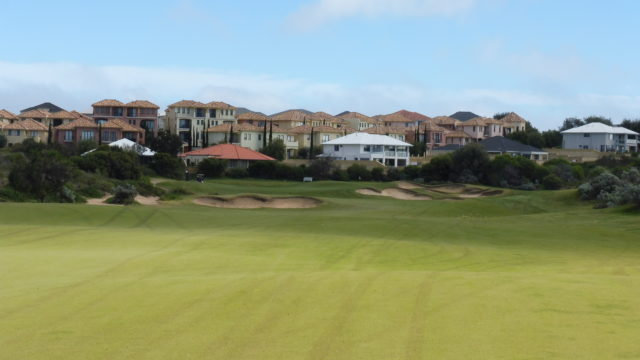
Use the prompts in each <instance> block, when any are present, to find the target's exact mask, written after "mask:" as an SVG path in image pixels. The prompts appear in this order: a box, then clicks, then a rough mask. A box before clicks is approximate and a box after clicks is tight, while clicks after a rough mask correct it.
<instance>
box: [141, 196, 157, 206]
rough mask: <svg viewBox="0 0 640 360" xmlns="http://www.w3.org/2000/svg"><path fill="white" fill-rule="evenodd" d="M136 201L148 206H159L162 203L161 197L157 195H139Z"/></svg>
mask: <svg viewBox="0 0 640 360" xmlns="http://www.w3.org/2000/svg"><path fill="white" fill-rule="evenodd" d="M135 200H136V202H138V203H139V204H142V205H147V206H158V205H160V198H159V197H157V196H142V195H138V196H136V198H135Z"/></svg>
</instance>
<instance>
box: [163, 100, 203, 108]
mask: <svg viewBox="0 0 640 360" xmlns="http://www.w3.org/2000/svg"><path fill="white" fill-rule="evenodd" d="M168 107H169V108H174V107H188V108H206V107H207V105H205V104H204V103H201V102H199V101H193V100H181V101H178V102H177V103H173V104H171V105H169V106H168Z"/></svg>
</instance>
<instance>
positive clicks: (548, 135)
mask: <svg viewBox="0 0 640 360" xmlns="http://www.w3.org/2000/svg"><path fill="white" fill-rule="evenodd" d="M542 140H543V141H544V147H546V148H557V147H561V146H562V134H561V133H560V131H558V130H547V131H543V132H542Z"/></svg>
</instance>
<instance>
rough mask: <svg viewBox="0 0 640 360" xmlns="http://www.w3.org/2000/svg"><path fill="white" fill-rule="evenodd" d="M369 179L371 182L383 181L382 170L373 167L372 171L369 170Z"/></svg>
mask: <svg viewBox="0 0 640 360" xmlns="http://www.w3.org/2000/svg"><path fill="white" fill-rule="evenodd" d="M371 179H372V180H373V181H384V180H385V176H384V170H383V169H382V168H380V167H374V168H373V169H371Z"/></svg>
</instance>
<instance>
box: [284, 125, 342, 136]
mask: <svg viewBox="0 0 640 360" xmlns="http://www.w3.org/2000/svg"><path fill="white" fill-rule="evenodd" d="M311 128H313V132H314V133H332V134H342V133H344V130H343V129H341V128H334V127H331V126H324V125H321V126H313V127H312V126H311V125H301V126H296V127H294V128H291V129H289V130H288V131H287V133H290V134H311Z"/></svg>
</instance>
